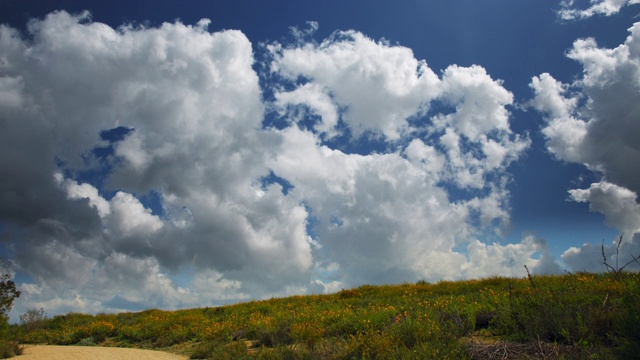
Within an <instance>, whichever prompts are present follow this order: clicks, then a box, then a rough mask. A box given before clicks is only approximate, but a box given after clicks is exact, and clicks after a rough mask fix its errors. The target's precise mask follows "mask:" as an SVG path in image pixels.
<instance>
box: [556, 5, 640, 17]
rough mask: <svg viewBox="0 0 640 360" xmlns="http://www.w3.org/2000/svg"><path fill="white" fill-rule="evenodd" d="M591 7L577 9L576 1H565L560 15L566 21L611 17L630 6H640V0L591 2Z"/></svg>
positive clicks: (559, 12)
mask: <svg viewBox="0 0 640 360" xmlns="http://www.w3.org/2000/svg"><path fill="white" fill-rule="evenodd" d="M589 3H590V4H591V6H589V7H588V8H586V9H582V10H580V9H576V8H575V7H574V0H564V1H562V2H561V3H560V4H561V9H560V10H559V11H558V15H559V16H560V17H561V18H562V19H564V20H573V19H585V18H590V17H592V16H594V15H604V16H611V15H613V14H617V13H618V12H620V10H621V9H622V8H623V7H625V6H628V5H633V4H640V0H591V1H590V2H589Z"/></svg>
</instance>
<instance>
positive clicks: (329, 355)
mask: <svg viewBox="0 0 640 360" xmlns="http://www.w3.org/2000/svg"><path fill="white" fill-rule="evenodd" d="M14 330H15V334H16V337H17V339H18V340H19V341H20V342H22V343H48V344H78V345H103V346H126V347H145V348H163V349H169V350H170V351H176V352H182V353H185V354H188V355H190V356H191V358H194V359H195V358H215V359H226V358H229V359H242V358H251V359H255V358H257V359H447V358H449V359H464V358H477V359H490V358H496V359H497V358H500V359H502V358H513V359H526V358H565V359H573V358H623V359H629V358H638V356H640V355H639V354H640V334H639V333H640V331H638V330H640V275H639V274H637V273H622V274H617V273H613V272H612V273H610V274H587V273H580V274H566V275H562V276H534V277H531V278H525V279H511V278H502V277H493V278H488V279H483V280H471V281H459V282H446V281H443V282H439V283H437V284H428V283H424V282H420V283H417V284H402V285H387V286H370V285H365V286H361V287H358V288H355V289H350V290H342V291H340V292H338V293H336V294H331V295H311V296H293V297H288V298H283V299H271V300H265V301H253V302H248V303H242V304H236V305H229V306H223V307H216V308H198V309H191V310H180V311H161V310H155V309H153V310H146V311H143V312H139V313H121V314H101V315H96V316H91V315H84V314H77V313H72V314H67V315H61V316H56V317H53V318H51V319H46V320H44V321H39V322H38V323H37V324H22V325H20V326H15V327H14Z"/></svg>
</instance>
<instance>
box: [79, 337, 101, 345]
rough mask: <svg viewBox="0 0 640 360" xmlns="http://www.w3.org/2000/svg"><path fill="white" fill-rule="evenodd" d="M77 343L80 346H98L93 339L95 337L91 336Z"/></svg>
mask: <svg viewBox="0 0 640 360" xmlns="http://www.w3.org/2000/svg"><path fill="white" fill-rule="evenodd" d="M77 345H78V346H96V342H95V341H93V338H92V337H91V336H90V337H87V338H84V339H82V340H80V341H79V342H78V344H77Z"/></svg>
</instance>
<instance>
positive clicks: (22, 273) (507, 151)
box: [0, 0, 640, 321]
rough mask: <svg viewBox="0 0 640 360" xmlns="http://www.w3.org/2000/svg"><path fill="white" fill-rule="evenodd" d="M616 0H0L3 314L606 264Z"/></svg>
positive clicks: (623, 53) (617, 48)
mask: <svg viewBox="0 0 640 360" xmlns="http://www.w3.org/2000/svg"><path fill="white" fill-rule="evenodd" d="M638 4H640V1H638V0H591V1H577V0H576V1H570V0H565V1H557V2H553V1H538V0H518V1H510V0H509V1H507V0H483V1H477V0H450V1H418V0H403V1H395V2H386V1H377V0H371V1H364V0H353V1H346V2H345V1H333V0H329V1H322V2H303V1H270V2H267V1H258V0H255V1H253V0H252V1H249V0H247V1H236V2H223V1H204V0H191V1H187V2H184V1H177V0H154V1H136V2H131V1H120V0H114V1H109V2H106V1H79V0H67V1H62V0H60V1H46V2H45V1H35V0H20V1H18V0H0V24H2V25H1V26H0V260H1V261H0V268H1V270H2V271H3V272H4V273H9V274H10V275H11V276H12V277H13V279H14V280H15V282H16V284H17V286H18V288H19V290H20V291H21V292H22V295H21V297H20V298H19V299H18V301H17V302H16V304H15V306H14V308H13V309H12V311H11V313H10V318H11V320H12V321H17V319H18V315H19V314H22V313H24V312H26V310H28V309H32V308H38V309H39V308H43V309H45V311H46V313H47V314H48V315H50V316H53V315H57V314H62V313H67V312H71V311H73V312H85V313H99V312H121V311H138V310H142V309H147V308H160V309H179V308H192V307H201V306H217V305H222V304H229V303H236V302H240V301H249V300H254V299H267V298H272V297H282V296H288V295H293V294H315V293H331V292H335V291H339V290H340V289H343V288H345V289H346V288H351V287H355V286H359V285H362V284H390V283H402V282H416V281H419V280H424V281H428V282H437V281H441V280H458V279H473V278H484V277H490V276H496V275H499V276H513V277H521V276H526V271H527V270H526V269H525V266H526V267H527V268H528V269H529V271H531V272H532V273H535V274H561V273H564V272H566V271H568V272H579V271H605V270H606V268H605V266H604V264H603V257H602V252H603V251H604V253H605V256H606V257H607V261H608V262H609V263H610V264H612V265H614V266H618V267H621V266H623V265H625V264H626V263H627V262H629V261H630V260H632V257H631V256H632V255H633V256H640V205H639V204H638V199H637V194H638V193H639V192H640V176H639V175H640V167H639V166H637V164H638V163H639V161H640V142H639V141H638V140H637V139H638V138H639V136H640V105H639V104H640V22H636V20H637V17H638V14H640V6H638ZM621 236H622V240H621V242H620V244H619V247H618V239H620V237H621ZM617 253H618V254H619V255H618V256H616V254H617ZM616 264H617V265H616ZM639 265H640V264H638V263H635V262H632V263H631V264H629V265H628V266H627V269H628V270H636V271H637V270H638V269H639V268H640V266H639Z"/></svg>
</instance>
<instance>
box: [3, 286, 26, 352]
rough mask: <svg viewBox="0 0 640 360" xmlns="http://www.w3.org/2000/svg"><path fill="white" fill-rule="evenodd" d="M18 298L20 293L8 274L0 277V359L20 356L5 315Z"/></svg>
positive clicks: (18, 347)
mask: <svg viewBox="0 0 640 360" xmlns="http://www.w3.org/2000/svg"><path fill="white" fill-rule="evenodd" d="M18 297H20V291H18V290H17V289H16V284H15V283H14V282H13V280H11V277H10V276H9V274H3V275H1V276H0V358H3V359H4V358H8V357H12V356H15V355H20V354H22V348H21V347H20V346H19V345H18V342H17V341H16V340H15V339H14V338H12V336H11V333H10V331H9V330H10V328H9V317H8V316H7V313H8V312H9V310H11V308H12V307H13V302H14V301H15V300H16V298H18Z"/></svg>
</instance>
